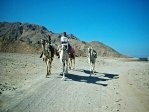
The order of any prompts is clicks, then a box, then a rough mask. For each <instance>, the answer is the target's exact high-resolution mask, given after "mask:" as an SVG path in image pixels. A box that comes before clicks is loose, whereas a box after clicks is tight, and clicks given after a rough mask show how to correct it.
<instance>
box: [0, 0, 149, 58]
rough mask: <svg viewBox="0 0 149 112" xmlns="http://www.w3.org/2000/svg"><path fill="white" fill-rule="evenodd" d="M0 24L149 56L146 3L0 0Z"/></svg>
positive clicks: (148, 4) (148, 3)
mask: <svg viewBox="0 0 149 112" xmlns="http://www.w3.org/2000/svg"><path fill="white" fill-rule="evenodd" d="M0 22H22V23H31V24H38V25H41V26H45V27H46V28H47V29H48V30H49V31H53V32H54V33H62V32H64V31H66V32H67V33H69V34H73V35H75V36H76V37H78V38H79V39H80V40H81V41H86V42H91V41H99V42H102V43H104V44H106V45H108V46H110V47H112V48H113V49H115V50H117V51H118V52H120V53H122V54H124V55H127V56H132V57H149V0H0ZM99 49H100V48H99Z"/></svg>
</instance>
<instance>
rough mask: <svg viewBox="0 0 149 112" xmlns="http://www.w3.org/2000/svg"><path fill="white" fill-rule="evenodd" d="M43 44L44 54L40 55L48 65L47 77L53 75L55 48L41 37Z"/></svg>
mask: <svg viewBox="0 0 149 112" xmlns="http://www.w3.org/2000/svg"><path fill="white" fill-rule="evenodd" d="M41 44H42V54H41V56H40V57H42V58H43V60H44V61H45V62H46V65H47V74H46V77H48V76H49V75H51V64H52V61H53V57H54V52H53V48H52V47H51V46H50V45H49V43H48V41H46V40H43V39H41Z"/></svg>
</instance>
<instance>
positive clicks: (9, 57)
mask: <svg viewBox="0 0 149 112" xmlns="http://www.w3.org/2000/svg"><path fill="white" fill-rule="evenodd" d="M61 68H62V67H61V64H60V61H59V59H57V58H56V57H55V59H54V61H53V64H52V75H51V76H50V78H45V76H46V75H45V74H46V65H45V63H44V62H43V61H42V59H40V58H39V55H32V54H17V53H0V112H149V106H148V105H149V62H143V61H134V60H131V59H116V58H115V59H111V58H100V57H98V59H97V61H96V75H92V76H91V77H90V74H89V65H88V63H87V58H85V57H79V58H76V68H75V70H70V71H69V74H68V75H67V77H66V81H62V80H61V78H62V76H61V75H60V72H61Z"/></svg>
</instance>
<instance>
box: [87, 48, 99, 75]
mask: <svg viewBox="0 0 149 112" xmlns="http://www.w3.org/2000/svg"><path fill="white" fill-rule="evenodd" d="M96 58H97V52H96V51H95V50H94V49H93V48H92V47H89V48H88V62H89V65H90V76H91V74H94V71H95V62H96Z"/></svg>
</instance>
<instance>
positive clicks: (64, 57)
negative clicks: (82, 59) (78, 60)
mask: <svg viewBox="0 0 149 112" xmlns="http://www.w3.org/2000/svg"><path fill="white" fill-rule="evenodd" d="M58 52H59V55H60V61H61V63H62V66H63V68H62V69H63V71H62V74H63V77H62V80H65V74H68V61H69V54H68V48H67V47H66V46H65V45H62V46H61V48H59V51H58Z"/></svg>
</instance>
